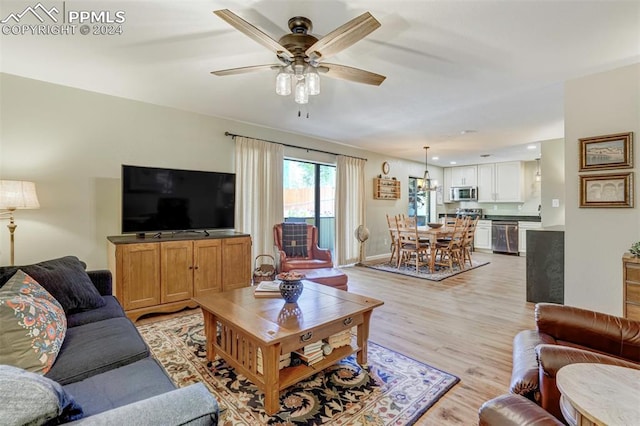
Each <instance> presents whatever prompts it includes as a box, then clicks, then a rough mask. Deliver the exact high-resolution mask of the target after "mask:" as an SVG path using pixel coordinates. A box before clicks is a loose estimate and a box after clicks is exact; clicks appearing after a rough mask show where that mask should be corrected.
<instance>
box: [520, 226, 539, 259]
mask: <svg viewBox="0 0 640 426" xmlns="http://www.w3.org/2000/svg"><path fill="white" fill-rule="evenodd" d="M540 228H542V223H540V222H518V251H519V252H520V253H526V252H527V229H540Z"/></svg>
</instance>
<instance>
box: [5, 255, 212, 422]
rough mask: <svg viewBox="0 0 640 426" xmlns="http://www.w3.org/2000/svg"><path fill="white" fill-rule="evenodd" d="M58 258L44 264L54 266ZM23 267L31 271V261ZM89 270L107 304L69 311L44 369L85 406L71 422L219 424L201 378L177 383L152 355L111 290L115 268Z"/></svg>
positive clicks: (7, 271) (7, 269)
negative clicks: (60, 338) (187, 383)
mask: <svg viewBox="0 0 640 426" xmlns="http://www.w3.org/2000/svg"><path fill="white" fill-rule="evenodd" d="M62 259H67V260H69V259H71V261H72V262H75V261H77V258H69V257H67V258H62ZM57 261H58V260H54V261H47V262H42V263H41V264H39V265H42V264H45V266H46V268H48V270H51V268H53V269H55V268H56V262H57ZM20 268H21V269H23V270H24V271H25V272H26V273H27V274H29V275H30V276H31V274H30V272H29V271H30V269H29V266H26V267H20ZM17 269H18V267H0V287H2V285H3V284H4V282H3V277H4V281H6V277H7V276H9V275H13V272H14V271H15V270H17ZM34 273H37V271H36V270H34ZM87 274H88V276H89V278H90V280H91V283H93V285H94V286H95V289H97V291H98V293H99V295H100V297H102V299H103V300H104V304H103V305H102V306H100V307H97V308H95V309H90V310H81V311H75V312H73V313H68V314H67V315H66V318H67V331H66V336H65V338H64V341H63V344H62V346H61V348H60V351H59V353H58V356H57V358H56V359H55V362H54V363H53V365H52V366H51V369H50V370H49V371H48V372H47V373H46V374H45V377H47V378H49V379H52V380H54V381H55V382H57V383H58V384H60V385H62V388H63V389H64V390H65V391H66V392H67V393H68V394H70V395H71V396H72V397H73V398H74V399H75V402H76V403H77V404H78V405H79V406H80V407H81V408H82V411H83V412H84V417H82V418H81V419H79V420H76V421H74V422H72V423H69V424H78V425H80V424H88V425H114V424H136V425H187V424H193V425H215V424H217V421H218V404H217V401H216V400H215V398H214V397H213V396H212V395H211V393H210V392H209V391H208V390H207V388H206V387H205V386H204V385H203V384H201V383H198V384H195V385H191V386H188V387H185V388H181V389H176V386H175V385H174V384H173V382H172V381H171V379H170V378H169V377H168V376H167V374H166V373H165V371H164V369H163V368H162V367H161V366H160V365H159V364H158V363H157V362H156V360H155V359H154V358H152V357H151V354H150V352H149V348H148V347H147V345H146V343H145V342H144V340H143V339H142V337H141V336H140V334H139V333H138V330H137V329H136V327H135V326H134V324H133V323H132V322H131V321H130V320H129V319H128V318H127V317H126V316H125V313H124V311H123V309H122V307H121V306H120V303H119V302H118V300H117V299H116V298H115V297H114V296H113V295H112V277H111V273H110V271H108V270H100V271H87ZM92 290H93V289H92ZM101 303H102V302H101ZM14 411H15V410H14Z"/></svg>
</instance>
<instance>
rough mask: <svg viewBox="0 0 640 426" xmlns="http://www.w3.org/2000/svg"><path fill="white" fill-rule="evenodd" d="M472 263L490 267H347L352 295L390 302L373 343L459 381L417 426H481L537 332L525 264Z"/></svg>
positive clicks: (375, 319)
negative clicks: (418, 270) (527, 332)
mask: <svg viewBox="0 0 640 426" xmlns="http://www.w3.org/2000/svg"><path fill="white" fill-rule="evenodd" d="M473 258H474V259H477V260H488V261H490V262H491V263H490V264H488V265H486V266H482V267H480V268H477V269H474V270H471V271H468V272H465V273H464V274H460V275H457V276H454V277H451V278H449V279H446V280H444V281H440V282H433V281H427V280H422V279H418V278H411V277H406V276H403V275H398V274H393V273H387V272H380V271H376V270H373V269H370V268H366V267H350V268H343V269H342V270H343V271H344V272H345V273H346V274H347V275H348V276H349V291H351V292H354V293H358V294H363V295H368V296H371V297H374V298H376V299H381V300H383V301H384V302H385V304H384V305H383V306H381V307H379V308H376V309H375V310H374V312H373V315H372V318H371V330H370V335H369V336H370V340H372V341H374V342H376V343H378V344H380V345H383V346H386V347H388V348H390V349H393V350H395V351H397V352H400V353H402V354H404V355H407V356H410V357H411V358H414V359H416V360H419V361H422V362H424V363H426V364H429V365H431V366H433V367H436V368H439V369H441V370H444V371H446V372H448V373H451V374H454V375H456V376H458V377H459V378H460V382H459V383H458V384H457V385H455V387H454V388H453V389H451V390H450V391H449V392H448V393H447V394H446V395H445V396H444V397H443V398H442V399H441V400H440V401H438V402H437V403H436V404H435V405H434V406H433V407H431V408H430V409H429V410H428V411H427V412H426V414H425V415H424V416H422V418H420V420H419V421H418V422H417V423H416V424H417V425H437V426H440V425H477V422H478V415H477V413H478V408H479V407H480V405H481V404H482V403H483V402H484V401H486V400H488V399H491V398H493V397H494V396H497V395H500V394H502V393H505V392H508V389H509V379H510V377H511V348H512V346H511V344H512V341H513V336H515V334H516V333H517V332H519V331H520V330H524V329H530V328H534V327H535V323H534V318H533V308H534V304H533V303H527V302H526V286H525V284H526V282H525V280H526V275H525V272H526V271H525V268H526V258H525V257H516V256H506V255H495V254H486V253H478V252H475V253H473ZM165 317H166V315H165V316H153V317H149V318H143V319H141V320H139V321H138V324H141V323H144V322H148V321H156V320H158V319H161V318H165Z"/></svg>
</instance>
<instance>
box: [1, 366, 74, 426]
mask: <svg viewBox="0 0 640 426" xmlns="http://www.w3.org/2000/svg"><path fill="white" fill-rule="evenodd" d="M0 395H2V403H1V404H0V419H1V420H0V423H2V424H3V425H26V424H29V425H41V424H45V423H47V424H60V423H66V422H69V421H73V420H77V419H80V418H82V416H83V412H82V408H81V407H80V405H78V403H77V402H76V401H75V400H74V399H73V396H71V395H70V394H69V393H67V392H66V391H65V390H64V389H63V388H62V386H60V385H59V384H58V383H56V382H54V381H53V380H50V379H47V378H46V377H43V376H41V375H39V374H34V373H30V372H28V371H25V370H22V369H20V368H17V367H12V366H10V365H0Z"/></svg>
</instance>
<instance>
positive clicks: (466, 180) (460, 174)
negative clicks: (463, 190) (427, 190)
mask: <svg viewBox="0 0 640 426" xmlns="http://www.w3.org/2000/svg"><path fill="white" fill-rule="evenodd" d="M477 173H478V166H461V167H451V186H476V184H477V181H478V178H477V176H476V175H477Z"/></svg>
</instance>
